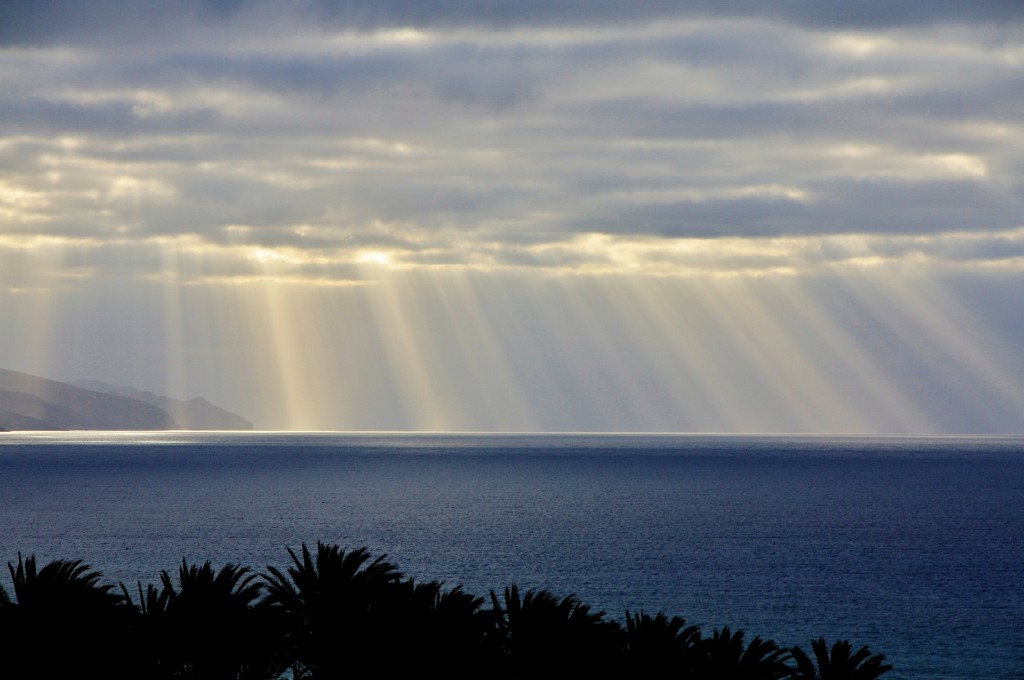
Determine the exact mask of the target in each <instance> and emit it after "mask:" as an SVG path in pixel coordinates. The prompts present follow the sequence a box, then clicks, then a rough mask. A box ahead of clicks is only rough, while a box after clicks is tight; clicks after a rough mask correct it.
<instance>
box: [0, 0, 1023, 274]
mask: <svg viewBox="0 0 1024 680" xmlns="http://www.w3.org/2000/svg"><path fill="white" fill-rule="evenodd" d="M874 5H877V6H874ZM772 6H773V7H777V8H776V9H771V10H769V9H766V8H762V7H761V5H760V4H758V3H751V4H750V7H749V8H746V9H745V10H738V9H736V7H735V6H733V9H732V10H730V11H729V12H725V11H723V10H721V9H719V8H718V3H694V4H692V5H691V6H690V7H689V8H688V9H685V10H682V11H681V10H678V9H677V3H650V4H648V3H645V4H644V8H645V9H641V10H637V9H635V8H633V5H632V4H628V3H614V2H606V3H588V4H587V11H586V13H585V14H584V15H581V14H580V13H579V10H578V8H576V7H575V6H570V5H568V4H560V3H426V4H420V3H405V2H391V3H377V2H374V3H358V2H347V3H292V4H278V3H244V2H194V3H185V4H182V3H164V2H149V3H134V4H133V5H132V8H131V9H128V10H125V8H124V6H123V4H120V3H108V2H93V3H66V4H60V3H48V4H47V8H48V9H46V10H43V9H40V8H39V7H38V5H37V4H35V3H20V2H13V3H5V5H4V9H3V10H2V13H3V16H0V26H3V27H4V28H3V29H2V31H3V32H2V33H0V44H3V45H4V46H5V47H4V48H3V50H4V59H3V65H2V66H0V82H2V85H3V87H2V90H0V91H2V93H3V94H2V95H0V167H2V168H3V173H2V175H0V212H2V215H3V217H4V220H5V225H6V226H5V229H4V232H5V236H6V240H5V243H6V245H7V247H8V248H10V247H13V246H18V247H21V248H23V249H24V248H28V247H31V243H32V241H31V240H30V239H32V238H34V239H36V240H35V241H34V242H35V243H36V244H39V243H42V242H41V241H39V240H38V237H39V236H47V237H52V239H51V240H50V241H49V243H50V244H51V245H54V244H59V243H61V242H66V243H69V244H75V249H78V246H80V245H82V244H84V243H88V244H89V248H90V249H91V252H93V253H94V254H96V256H97V258H99V256H100V255H101V254H104V253H106V254H110V256H111V257H112V258H113V257H114V256H113V251H115V250H117V249H118V247H121V246H123V247H124V248H127V249H129V250H134V249H138V248H145V247H146V246H145V244H147V243H148V244H150V246H152V245H153V244H154V243H161V242H163V241H161V240H162V239H163V240H166V239H169V238H174V239H177V238H185V239H187V241H188V243H189V244H190V247H191V248H192V251H193V252H195V253H198V252H199V251H200V250H201V249H202V247H206V248H208V251H209V252H208V258H207V259H208V262H207V265H206V269H217V268H218V267H220V266H222V265H223V266H224V267H225V269H224V271H222V272H220V273H221V274H223V275H231V274H232V273H233V272H248V273H252V270H253V269H254V267H256V265H258V264H259V258H260V257H261V256H260V255H259V253H263V254H264V255H263V256H264V257H265V256H266V254H267V253H268V252H269V251H273V252H275V253H276V254H277V255H278V256H279V257H278V259H280V260H282V261H292V262H293V263H305V265H308V264H309V263H310V262H316V263H319V266H318V267H308V266H305V269H307V270H309V269H314V270H316V269H319V270H320V275H318V276H317V277H315V278H323V277H324V276H326V277H328V278H329V277H332V276H339V277H347V276H349V275H350V274H351V273H352V267H351V265H353V264H357V263H359V262H362V261H365V260H367V259H371V260H373V259H376V260H377V261H381V262H383V261H387V262H388V263H390V264H392V265H393V266H427V265H432V266H438V265H468V266H473V267H517V266H532V267H546V268H569V269H573V268H580V267H582V268H584V269H593V268H599V269H600V268H607V267H608V266H609V263H610V262H611V261H614V260H616V259H618V260H622V259H623V258H622V257H621V252H622V251H623V250H628V251H629V252H630V253H632V256H633V257H634V262H633V264H634V265H636V264H638V262H637V261H636V260H635V258H636V257H640V256H641V254H642V251H643V250H644V248H643V247H642V246H641V247H637V246H636V244H637V243H641V244H649V243H651V241H652V240H661V241H662V242H663V243H664V244H665V248H666V249H668V250H669V251H671V250H673V248H676V247H677V246H678V244H680V243H683V242H685V241H687V240H696V241H697V242H698V246H697V248H698V249H703V250H709V248H708V247H707V246H705V245H700V242H701V241H705V240H707V239H744V238H746V239H752V240H751V241H750V243H749V244H748V247H747V248H746V250H748V251H749V250H751V249H755V250H756V249H757V244H761V243H764V244H771V247H767V246H766V247H765V248H764V249H763V250H764V254H765V259H769V260H770V259H772V257H771V253H772V252H777V251H778V248H779V246H780V244H782V243H785V242H787V239H789V240H793V239H796V240H795V241H792V242H793V243H794V244H795V245H794V246H793V248H792V249H791V251H790V253H789V256H788V257H787V258H786V259H787V260H789V262H788V263H787V264H786V266H792V265H794V264H799V263H797V262H795V260H798V259H802V260H803V264H804V265H805V266H811V265H814V266H820V265H821V263H822V262H823V260H828V259H829V258H830V257H831V254H835V256H836V257H838V258H839V259H840V260H843V261H845V259H846V258H845V256H843V255H842V253H841V252H840V251H841V249H837V248H834V247H832V245H831V244H834V243H835V242H836V241H837V240H838V241H842V240H844V239H845V238H847V237H849V236H850V235H862V236H863V237H864V238H863V239H862V242H863V243H867V244H871V246H872V248H874V249H877V251H878V252H876V253H873V255H877V256H879V257H885V256H887V255H892V254H893V253H895V252H898V251H900V250H901V249H902V247H901V245H900V244H902V243H906V242H907V239H908V238H914V239H917V241H916V242H917V243H919V244H920V248H919V249H918V250H916V251H915V252H916V253H918V254H922V253H923V254H926V255H929V256H934V257H937V258H940V259H946V260H953V261H956V262H963V261H970V262H976V261H977V260H978V259H979V258H980V259H994V260H1006V259H1007V258H1016V257H1017V253H1018V252H1019V250H1020V245H1019V244H1020V240H1021V236H1020V227H1021V226H1022V224H1024V220H1022V217H1021V216H1022V215H1024V180H1022V173H1024V163H1022V161H1021V158H1024V131H1022V124H1021V122H1020V121H1021V117H1020V111H1022V110H1024V86H1022V83H1024V48H1022V47H1021V43H1020V41H1019V36H1020V35H1021V30H1022V27H1024V23H1022V18H1024V11H1021V10H1020V9H1019V5H1018V4H1017V3H1009V2H1007V3H997V2H990V3H972V4H970V5H965V4H964V3H926V4H921V6H920V7H917V6H916V5H915V7H914V8H913V9H909V8H908V7H906V6H904V5H898V6H896V7H895V8H893V7H892V3H875V4H872V3H866V4H858V7H857V9H856V10H855V11H850V10H849V9H848V8H847V7H846V6H845V5H841V4H836V5H834V6H833V5H830V4H829V3H817V2H815V3H812V2H806V3H803V2H792V3H783V4H781V5H775V4H773V5H772ZM950 234H958V235H966V236H965V237H964V238H966V241H969V242H970V244H971V245H970V246H969V247H968V248H967V250H968V251H969V252H967V253H958V252H956V248H950V246H949V244H950V243H951V242H953V241H956V240H957V239H958V238H961V237H960V236H957V237H950V236H949V235H950ZM18 237H22V238H23V239H25V240H22V241H21V242H20V243H19V242H18V241H17V239H18ZM807 238H812V239H819V240H820V247H818V248H817V255H816V256H815V257H808V256H807V254H806V251H807V246H806V241H805V239H807ZM931 238H934V241H932V240H931ZM64 240H66V241H64ZM731 243H732V242H731V241H730V242H728V243H727V242H726V241H722V245H723V248H722V250H723V251H724V252H725V253H726V254H725V255H723V256H722V257H719V258H717V259H718V260H719V261H718V262H717V265H719V266H722V267H726V268H727V267H728V264H727V262H728V261H729V260H731V259H732V256H731V255H730V254H729V252H730V248H731V245H730V244H731ZM987 243H1000V244H1008V245H1009V248H1008V249H1002V248H986V247H985V245H984V244H987ZM580 244H585V245H586V246H587V247H584V248H580V247H579V246H580ZM599 246H602V247H599ZM3 248H4V245H3V244H0V252H5V253H6V257H7V259H8V260H10V259H11V258H12V257H13V255H11V253H10V251H3V250H2V249H3ZM268 249H269V251H268ZM650 250H651V251H652V253H651V254H652V256H656V255H658V252H657V251H658V250H659V248H657V247H655V248H652V249H650ZM710 250H714V249H713V248H712V249H710ZM22 252H23V251H22ZM254 253H255V254H254ZM247 262H248V264H246V263H247ZM664 262H665V258H664V257H663V256H658V257H654V259H653V260H652V262H651V264H652V266H660V265H659V263H661V264H664ZM218 263H221V264H218ZM229 263H230V264H229ZM679 264H680V269H681V271H682V270H686V269H688V268H689V263H686V262H681V263H679ZM94 266H96V267H97V268H102V267H103V266H105V265H104V262H103V261H102V260H98V261H96V262H95V263H94ZM300 269H302V268H301V267H300ZM662 269H664V267H662ZM153 273H155V272H153Z"/></svg>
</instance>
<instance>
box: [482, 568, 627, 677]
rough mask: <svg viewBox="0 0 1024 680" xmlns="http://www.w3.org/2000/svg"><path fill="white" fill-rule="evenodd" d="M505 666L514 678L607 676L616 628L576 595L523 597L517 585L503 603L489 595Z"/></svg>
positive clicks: (542, 593) (535, 592)
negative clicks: (495, 617)
mask: <svg viewBox="0 0 1024 680" xmlns="http://www.w3.org/2000/svg"><path fill="white" fill-rule="evenodd" d="M491 602H492V604H493V606H494V611H495V612H496V615H497V621H496V623H497V632H498V634H499V636H500V640H501V646H502V652H503V661H504V663H503V664H502V667H503V668H504V669H505V672H506V673H507V674H508V676H510V677H514V678H543V677H552V678H553V677H559V678H564V677H588V676H589V677H594V676H598V677H603V676H604V674H605V673H607V672H608V670H609V669H610V667H611V665H612V664H613V663H614V662H615V660H616V657H615V650H616V648H617V646H616V644H615V642H616V640H615V628H614V626H613V625H612V623H611V622H610V621H606V620H605V618H604V612H592V611H591V610H590V607H589V606H588V605H585V604H583V603H582V602H580V601H579V600H578V599H577V598H576V596H575V595H568V596H566V597H563V598H559V597H557V596H556V595H553V594H552V593H550V592H548V591H546V590H539V591H538V590H529V591H527V592H526V594H525V595H523V596H522V597H520V595H519V589H518V588H517V587H516V586H514V585H513V586H512V587H510V588H506V589H505V592H504V596H503V597H502V600H501V601H500V602H499V600H498V597H497V595H496V594H495V592H494V591H491Z"/></svg>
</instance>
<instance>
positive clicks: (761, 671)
mask: <svg viewBox="0 0 1024 680" xmlns="http://www.w3.org/2000/svg"><path fill="white" fill-rule="evenodd" d="M743 637H744V634H743V631H742V630H737V631H736V632H732V631H731V630H729V627H728V626H726V627H724V628H722V630H721V631H719V630H715V631H714V635H713V636H712V637H711V638H706V639H704V641H703V642H702V645H701V646H702V647H703V654H702V658H701V660H700V662H699V667H698V669H697V673H696V675H697V677H706V678H730V679H731V680H776V679H778V678H786V677H789V675H790V673H791V669H790V668H789V667H788V666H787V665H786V661H787V660H788V659H789V652H788V651H787V650H783V649H780V648H779V646H778V645H777V644H776V643H775V642H773V641H772V640H762V639H761V637H760V636H755V637H754V639H753V640H751V641H750V644H746V645H745V644H744V642H743Z"/></svg>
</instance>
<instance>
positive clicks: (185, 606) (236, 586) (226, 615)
mask: <svg viewBox="0 0 1024 680" xmlns="http://www.w3.org/2000/svg"><path fill="white" fill-rule="evenodd" d="M160 583H161V592H160V593H159V595H155V594H153V592H150V593H149V594H148V597H147V600H148V601H147V602H146V611H147V612H148V614H147V615H145V616H144V617H143V618H148V619H149V620H150V621H152V622H153V623H154V624H155V625H153V626H152V629H153V632H158V633H159V634H160V635H161V639H160V642H162V645H161V646H160V647H159V649H160V650H161V652H162V653H160V654H159V657H158V663H157V669H158V671H159V676H162V677H172V678H188V679H189V680H193V679H194V680H223V679H225V678H232V679H234V678H238V679H249V678H276V677H277V676H278V675H280V672H281V671H282V670H283V658H282V657H281V656H280V654H279V653H277V652H276V649H277V648H279V645H278V644H276V642H275V636H274V633H273V629H274V627H275V626H274V625H273V620H272V617H273V613H272V612H271V611H270V610H269V607H267V606H266V605H264V604H263V603H262V602H259V601H258V600H259V598H260V595H261V594H262V591H263V584H262V583H261V582H260V581H258V580H257V576H256V574H254V573H252V572H251V571H250V570H249V569H248V568H247V567H240V566H238V565H235V564H227V565H225V566H224V567H223V568H222V569H220V570H219V571H218V570H215V569H214V568H213V567H212V566H211V565H210V563H209V562H206V563H204V564H203V565H201V566H198V565H194V564H193V565H189V564H188V563H187V562H185V561H184V560H183V561H182V564H181V567H180V569H179V570H178V583H177V587H175V584H174V582H173V581H172V579H171V576H170V575H169V574H168V573H167V572H166V571H164V572H162V573H161V575H160ZM154 646H156V645H151V647H154ZM159 676H158V677H159Z"/></svg>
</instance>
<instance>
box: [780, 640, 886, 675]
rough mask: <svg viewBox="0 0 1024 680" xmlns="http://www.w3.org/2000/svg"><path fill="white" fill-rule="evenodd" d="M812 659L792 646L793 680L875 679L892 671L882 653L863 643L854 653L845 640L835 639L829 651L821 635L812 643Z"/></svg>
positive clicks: (850, 645)
mask: <svg viewBox="0 0 1024 680" xmlns="http://www.w3.org/2000/svg"><path fill="white" fill-rule="evenodd" d="M811 651H812V652H813V653H814V660H813V661H812V660H811V659H810V658H809V657H808V656H807V654H806V653H804V651H803V650H802V649H800V648H799V647H795V648H794V649H793V660H794V661H795V662H796V669H795V671H794V672H793V678H795V679H796V680H874V679H875V678H878V677H880V676H882V675H883V674H884V673H887V672H889V671H890V670H892V666H890V665H889V664H887V663H885V656H884V655H882V654H874V655H872V654H871V650H869V649H868V648H867V647H866V646H865V647H861V648H860V649H858V650H857V651H856V652H854V651H853V645H852V644H850V642H849V641H848V640H837V641H836V642H835V643H834V644H833V645H832V649H831V650H830V649H829V647H828V644H827V643H826V642H825V639H824V638H818V639H817V640H814V641H813V642H811Z"/></svg>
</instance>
